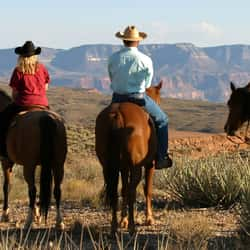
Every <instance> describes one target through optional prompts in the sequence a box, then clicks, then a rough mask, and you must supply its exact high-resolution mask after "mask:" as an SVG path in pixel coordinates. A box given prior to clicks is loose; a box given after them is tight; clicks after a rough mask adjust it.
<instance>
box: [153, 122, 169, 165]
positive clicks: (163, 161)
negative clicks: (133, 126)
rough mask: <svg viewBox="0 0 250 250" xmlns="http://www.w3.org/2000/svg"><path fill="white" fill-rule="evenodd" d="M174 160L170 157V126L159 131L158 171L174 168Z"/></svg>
mask: <svg viewBox="0 0 250 250" xmlns="http://www.w3.org/2000/svg"><path fill="white" fill-rule="evenodd" d="M172 164H173V162H172V159H171V158H170V157H169V155H168V126H167V125H165V126H162V127H160V128H158V129H157V159H156V165H155V168H156V169H162V168H170V167H172Z"/></svg>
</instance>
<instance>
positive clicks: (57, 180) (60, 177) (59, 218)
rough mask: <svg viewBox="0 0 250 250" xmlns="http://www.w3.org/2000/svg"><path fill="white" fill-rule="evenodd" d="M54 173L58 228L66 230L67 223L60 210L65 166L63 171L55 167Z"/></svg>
mask: <svg viewBox="0 0 250 250" xmlns="http://www.w3.org/2000/svg"><path fill="white" fill-rule="evenodd" d="M53 174H54V197H55V200H56V228H57V229H59V230H64V228H65V225H64V223H63V217H62V214H61V210H60V204H61V194H62V191H61V183H62V180H63V168H62V169H61V171H58V170H57V169H53Z"/></svg>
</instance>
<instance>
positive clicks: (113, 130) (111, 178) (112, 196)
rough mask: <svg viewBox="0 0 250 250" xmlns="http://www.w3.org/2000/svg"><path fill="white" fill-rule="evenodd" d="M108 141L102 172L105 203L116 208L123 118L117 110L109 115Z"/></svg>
mask: <svg viewBox="0 0 250 250" xmlns="http://www.w3.org/2000/svg"><path fill="white" fill-rule="evenodd" d="M109 121H110V136H109V138H110V140H109V145H107V146H108V147H109V155H108V164H107V168H106V169H105V170H104V179H105V184H106V185H105V194H106V196H105V198H106V199H105V201H106V204H107V205H108V206H110V207H113V208H115V207H117V203H118V191H117V189H118V181H119V171H120V166H119V165H120V153H121V128H122V127H123V123H124V122H123V117H122V114H121V113H120V112H119V110H117V111H115V112H111V113H109Z"/></svg>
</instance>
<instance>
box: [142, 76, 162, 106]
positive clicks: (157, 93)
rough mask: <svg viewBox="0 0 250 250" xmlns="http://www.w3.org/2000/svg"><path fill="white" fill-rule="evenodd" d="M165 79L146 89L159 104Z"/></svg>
mask: <svg viewBox="0 0 250 250" xmlns="http://www.w3.org/2000/svg"><path fill="white" fill-rule="evenodd" d="M162 84H163V81H162V80H161V81H160V82H159V83H158V85H156V86H151V87H150V88H147V89H146V92H147V95H148V96H150V97H151V98H152V99H153V100H154V101H155V102H156V103H157V104H159V103H160V99H161V95H160V92H161V88H162Z"/></svg>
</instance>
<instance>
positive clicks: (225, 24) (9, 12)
mask: <svg viewBox="0 0 250 250" xmlns="http://www.w3.org/2000/svg"><path fill="white" fill-rule="evenodd" d="M249 11H250V1H249V0H245V1H244V0H238V1H228V0H227V1H226V0H217V1H215V0H203V1H201V0H182V1H180V0H171V1H169V0H144V1H142V0H133V1H132V0H105V1H102V0H99V1H97V0H88V1H85V0H43V1H34V0H32V1H31V0H22V1H20V0H8V1H3V2H2V3H1V8H0V34H1V36H0V48H1V49H2V48H12V47H16V46H19V45H21V44H23V43H24V41H26V40H33V41H34V43H35V44H36V45H37V46H38V45H39V46H46V47H52V48H71V47H75V46H80V45H83V44H97V43H108V44H118V43H120V41H119V39H117V38H115V37H114V33H115V32H117V31H119V30H121V31H122V30H124V28H125V27H126V26H127V25H129V24H134V25H136V26H137V27H138V29H139V30H141V31H144V32H146V33H148V39H146V40H145V41H143V43H182V42H191V43H193V44H195V45H196V46H201V47H204V46H216V45H224V44H249V45H250V14H249Z"/></svg>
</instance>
